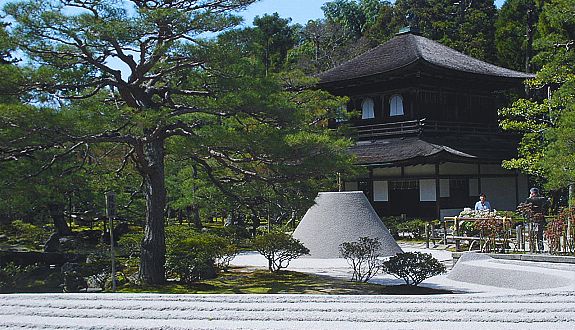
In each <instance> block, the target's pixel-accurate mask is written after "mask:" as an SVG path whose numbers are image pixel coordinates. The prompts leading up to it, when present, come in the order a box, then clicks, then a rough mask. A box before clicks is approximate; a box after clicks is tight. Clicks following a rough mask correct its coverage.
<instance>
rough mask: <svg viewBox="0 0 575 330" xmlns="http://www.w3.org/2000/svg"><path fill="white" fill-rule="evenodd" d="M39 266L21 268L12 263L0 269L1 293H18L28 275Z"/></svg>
mask: <svg viewBox="0 0 575 330" xmlns="http://www.w3.org/2000/svg"><path fill="white" fill-rule="evenodd" d="M37 267H38V266H37V265H29V266H19V265H16V264H15V263H13V262H10V263H8V264H6V265H4V266H2V267H0V293H11V292H16V291H17V288H18V287H19V286H22V281H24V279H25V277H26V276H27V274H28V273H30V272H31V271H32V270H33V269H35V268H37Z"/></svg>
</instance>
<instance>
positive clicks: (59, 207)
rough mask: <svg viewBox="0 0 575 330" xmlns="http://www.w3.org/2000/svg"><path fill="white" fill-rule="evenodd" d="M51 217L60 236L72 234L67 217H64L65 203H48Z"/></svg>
mask: <svg viewBox="0 0 575 330" xmlns="http://www.w3.org/2000/svg"><path fill="white" fill-rule="evenodd" d="M48 211H49V212H50V217H51V218H52V220H54V229H55V230H56V233H57V234H58V235H59V236H66V235H70V234H72V231H71V230H70V227H68V223H67V222H66V218H65V217H64V204H62V203H50V204H49V205H48Z"/></svg>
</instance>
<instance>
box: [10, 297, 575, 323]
mask: <svg viewBox="0 0 575 330" xmlns="http://www.w3.org/2000/svg"><path fill="white" fill-rule="evenodd" d="M22 328H24V329H31V328H38V329H40V328H42V329H159V328H161V329H191V328H193V329H280V328H281V329H384V328H394V329H424V328H425V329H433V328H435V329H456V328H458V329H462V328H465V329H466V330H467V329H477V328H481V329H494V328H498V329H530V328H531V329H535V328H537V329H575V292H572V291H567V292H547V293H542V292H530V293H527V292H525V293H522V294H511V295H510V294H505V295H502V294H493V293H489V294H459V295H437V296H319V295H159V294H12V295H0V329H22Z"/></svg>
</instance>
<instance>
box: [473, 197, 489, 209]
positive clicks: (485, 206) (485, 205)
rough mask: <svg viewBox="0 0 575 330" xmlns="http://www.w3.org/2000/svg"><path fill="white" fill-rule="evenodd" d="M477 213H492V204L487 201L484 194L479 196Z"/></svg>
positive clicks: (476, 205) (476, 206) (476, 204)
mask: <svg viewBox="0 0 575 330" xmlns="http://www.w3.org/2000/svg"><path fill="white" fill-rule="evenodd" d="M475 211H491V204H489V202H488V201H487V196H486V195H485V194H484V193H481V194H480V195H479V201H478V202H477V203H475Z"/></svg>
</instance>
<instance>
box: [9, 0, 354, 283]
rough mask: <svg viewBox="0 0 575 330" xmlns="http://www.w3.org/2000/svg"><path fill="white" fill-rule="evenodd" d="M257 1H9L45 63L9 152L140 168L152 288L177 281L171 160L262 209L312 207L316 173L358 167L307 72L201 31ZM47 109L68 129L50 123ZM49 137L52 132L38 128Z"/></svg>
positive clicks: (146, 269) (35, 62)
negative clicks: (170, 230) (270, 68)
mask: <svg viewBox="0 0 575 330" xmlns="http://www.w3.org/2000/svg"><path fill="white" fill-rule="evenodd" d="M253 2H255V0H223V1H222V0H202V1H177V2H174V1H138V0H125V1H113V0H98V1H80V0H60V1H48V2H38V1H17V2H12V3H9V4H7V5H6V6H5V7H4V10H5V12H6V13H7V14H8V15H10V17H11V18H12V19H13V21H14V24H13V27H12V29H11V34H12V36H13V40H15V41H17V46H18V48H19V49H20V50H22V51H23V52H25V53H26V56H27V57H28V59H29V61H30V64H31V65H32V68H33V69H34V74H33V79H31V81H30V83H29V84H27V85H26V87H27V88H28V90H29V92H30V93H31V95H33V96H34V97H35V102H41V103H43V104H46V106H44V107H42V108H39V109H36V108H34V109H35V110H34V111H37V113H38V114H39V115H34V116H31V117H30V120H31V123H30V124H29V125H27V126H24V125H19V126H18V127H19V128H22V131H23V132H25V134H24V136H22V139H21V145H22V147H19V148H6V149H4V148H3V153H2V158H3V159H13V160H16V161H19V160H22V159H23V158H26V157H32V155H33V152H37V151H41V150H48V149H50V150H53V149H54V148H56V149H60V151H59V152H58V155H59V156H58V157H56V158H61V157H64V155H71V154H72V152H73V151H77V150H79V149H81V148H83V146H85V145H87V146H90V145H93V144H97V145H99V146H103V148H104V149H108V150H111V151H112V150H113V153H118V155H117V158H116V159H117V161H118V163H120V164H119V166H118V167H119V169H120V170H122V169H125V168H126V165H127V164H131V166H133V169H134V171H135V172H136V173H138V174H139V176H140V177H141V179H142V191H143V195H144V196H145V197H146V217H145V236H144V239H143V242H142V245H141V263H140V279H141V280H142V281H143V282H145V283H162V282H163V281H164V280H165V272H164V263H165V234H164V211H165V209H166V199H167V198H166V197H167V195H166V194H167V190H166V181H165V178H166V170H167V169H166V164H167V162H166V160H167V159H172V157H173V158H174V159H177V160H181V161H185V162H186V164H189V165H190V166H195V167H196V168H197V169H198V170H199V171H201V172H202V174H201V177H202V178H205V179H206V180H208V181H209V182H210V184H211V185H213V186H214V187H216V188H218V190H219V191H220V192H221V193H222V194H223V195H224V196H227V197H228V198H230V199H232V200H234V201H236V202H237V203H240V204H241V205H244V207H246V208H254V209H255V208H256V207H257V206H258V205H261V204H262V203H263V201H265V200H266V196H269V197H270V198H271V197H273V198H274V199H273V200H274V201H279V202H278V203H276V204H278V205H279V207H284V206H285V205H292V206H293V205H300V206H301V205H304V204H306V205H309V203H311V200H313V196H311V195H315V189H316V188H317V184H318V183H316V180H320V179H321V178H326V177H327V176H329V175H330V174H332V173H335V172H337V171H338V170H340V169H342V168H345V167H346V166H347V165H346V164H348V162H349V161H348V159H349V156H348V155H347V153H346V152H345V147H346V146H347V145H348V142H347V140H345V139H342V138H338V137H337V136H336V134H335V133H334V132H329V131H327V130H326V129H325V125H324V123H325V120H326V119H327V117H329V114H330V112H333V111H334V110H333V109H336V108H337V107H338V106H339V105H340V104H341V100H339V99H337V98H333V97H331V96H330V95H329V94H327V93H325V92H321V91H314V90H310V89H307V88H305V87H306V86H308V85H309V84H310V83H311V81H308V79H307V78H303V77H302V76H301V75H298V74H296V73H287V74H283V75H281V76H277V75H267V76H266V74H265V66H264V65H262V63H261V61H258V60H256V59H253V58H243V57H241V56H238V54H240V52H238V47H236V46H235V45H231V44H229V43H224V42H220V43H218V42H216V41H214V40H205V39H202V38H201V34H202V33H204V32H208V31H211V32H213V31H222V30H225V29H228V28H231V27H234V26H235V25H236V24H237V23H238V22H239V18H238V17H236V16H234V15H233V11H235V10H239V9H242V8H245V6H247V5H249V4H251V3H253ZM262 24H263V23H262ZM120 66H121V67H123V70H121V69H120V68H119V67H120ZM41 116H48V117H50V116H52V117H54V120H55V122H56V123H55V124H54V126H51V127H50V126H49V127H48V128H42V127H45V123H46V121H38V119H39V118H40V117H41ZM37 131H39V132H43V133H44V135H43V136H42V137H41V138H39V137H38V135H36V134H29V133H32V132H34V133H36V132H37ZM168 170H169V169H168ZM320 181H321V180H320ZM262 190H267V191H270V193H269V195H266V194H261V191H262ZM298 200H299V201H301V203H297V201H298ZM286 201H289V202H290V203H285V202H286ZM254 213H257V212H255V211H254Z"/></svg>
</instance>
